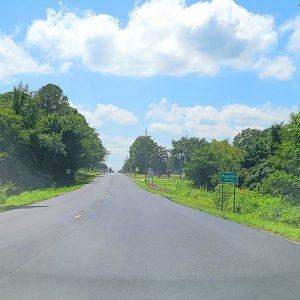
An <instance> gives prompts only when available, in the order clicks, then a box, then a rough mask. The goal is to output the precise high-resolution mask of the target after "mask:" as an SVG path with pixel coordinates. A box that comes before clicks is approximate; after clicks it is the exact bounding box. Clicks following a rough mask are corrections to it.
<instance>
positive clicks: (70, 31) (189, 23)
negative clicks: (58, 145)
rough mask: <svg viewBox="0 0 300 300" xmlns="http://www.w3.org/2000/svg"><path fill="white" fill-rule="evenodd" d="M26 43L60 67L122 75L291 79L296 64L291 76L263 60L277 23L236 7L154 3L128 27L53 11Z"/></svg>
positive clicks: (180, 0)
mask: <svg viewBox="0 0 300 300" xmlns="http://www.w3.org/2000/svg"><path fill="white" fill-rule="evenodd" d="M26 39H27V43H28V45H30V46H36V47H38V48H39V49H41V50H42V51H45V52H46V53H48V55H49V56H50V57H52V58H53V59H55V60H56V59H60V60H67V61H69V60H71V59H80V60H81V61H82V63H83V64H84V65H85V66H87V67H88V68H89V69H90V70H92V71H95V72H102V73H110V74H116V75H129V76H137V77H138V76H153V75H162V74H165V75H175V76H181V75H186V74H189V73H199V74H204V75H215V74H217V73H218V72H220V70H221V68H222V67H230V68H234V69H239V70H252V71H257V72H258V73H260V74H262V76H261V77H263V78H264V77H275V78H276V79H287V78H289V77H290V76H291V75H292V72H293V68H292V67H291V64H292V62H291V61H289V65H288V67H287V68H285V66H284V64H282V60H283V59H282V58H277V59H275V60H273V61H270V60H267V59H262V58H264V57H267V54H268V52H269V51H270V50H271V49H273V47H276V45H277V42H278V32H277V31H276V30H275V29H274V19H273V17H271V16H268V15H259V14H254V13H251V12H249V11H247V10H246V9H245V8H243V7H242V6H239V5H238V4H236V3H235V2H234V1H233V0H212V1H210V2H203V1H199V2H196V3H195V4H193V5H190V6H188V5H187V4H186V3H185V1H184V0H150V1H146V2H144V3H143V4H141V5H139V6H137V7H136V8H135V9H134V10H133V11H132V12H131V13H130V15H129V22H128V24H127V25H126V26H125V27H122V26H121V25H120V24H119V22H118V20H117V19H116V18H114V17H112V16H109V15H104V14H98V15H97V14H95V13H93V12H91V11H88V12H85V13H83V14H81V15H79V14H76V13H74V12H62V11H55V10H53V9H49V10H48V12H47V17H46V19H40V20H35V21H34V22H33V23H32V24H31V26H30V27H29V30H28V32H27V38H26ZM258 62H260V63H259V64H258ZM264 63H265V64H266V66H264ZM265 69H267V70H265ZM271 69H272V70H271Z"/></svg>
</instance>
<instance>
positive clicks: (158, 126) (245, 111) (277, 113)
mask: <svg viewBox="0 0 300 300" xmlns="http://www.w3.org/2000/svg"><path fill="white" fill-rule="evenodd" d="M293 110H295V108H289V107H274V106H272V105H271V104H270V103H267V104H264V105H261V106H256V107H250V106H248V105H243V104H228V105H225V106H224V107H222V108H221V109H217V108H215V107H213V106H201V105H195V106H188V107H180V106H178V105H177V104H176V103H172V104H170V103H169V102H168V101H167V99H161V101H160V102H159V103H152V104H150V107H149V111H148V112H147V114H146V118H147V119H148V120H150V122H151V124H150V131H151V132H152V133H160V132H166V131H167V132H169V133H170V134H172V135H173V136H176V135H182V134H191V135H195V136H198V137H206V138H216V139H220V138H222V139H223V138H233V137H234V136H235V135H236V134H238V133H239V132H240V131H241V130H243V129H245V128H257V129H264V128H267V127H268V126H270V125H272V124H273V123H274V122H282V121H285V120H287V119H288V117H289V115H290V113H291V112H292V111H293Z"/></svg>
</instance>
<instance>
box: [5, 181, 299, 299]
mask: <svg viewBox="0 0 300 300" xmlns="http://www.w3.org/2000/svg"><path fill="white" fill-rule="evenodd" d="M97 203H99V205H97ZM79 215H81V217H78V218H77V219H75V217H76V216H79ZM0 299H1V300H4V299H5V300H14V299H18V300H27V299H28V300H35V299H36V300H43V299H47V300H48V299H49V300H56V299H57V300H60V299H62V300H64V299H70V300H77V299H80V300H84V299H114V300H118V299H138V300H142V299H172V300H174V299H184V300H188V299H197V300H199V299H230V300H233V299H239V300H240V299H251V300H253V299H272V300H274V299H280V300H282V299H285V300H286V299H295V300H296V299H297V300H298V299H300V246H299V245H296V244H293V243H291V242H289V241H286V240H284V239H281V238H278V237H275V236H271V235H269V234H265V233H263V232H259V231H257V230H255V229H249V228H247V227H244V226H241V225H238V224H234V223H231V222H228V221H225V220H222V219H218V218H215V217H213V216H210V215H207V214H204V213H201V212H198V211H195V210H192V209H189V208H186V207H183V206H180V205H177V204H175V203H173V202H171V201H168V200H166V199H164V198H162V197H159V196H155V195H152V194H149V193H147V192H146V191H144V190H142V189H140V188H139V187H138V186H137V185H136V184H135V183H134V182H133V181H131V180H130V179H129V178H127V177H125V176H123V175H109V176H105V177H101V178H97V179H96V180H95V181H93V182H92V183H91V184H88V185H86V186H84V187H83V188H81V189H80V190H77V191H74V192H71V193H69V194H65V195H62V196H59V197H56V198H53V199H50V200H47V201H44V202H41V203H38V204H36V205H31V206H28V207H24V208H21V209H17V210H14V211H9V212H4V213H1V214H0Z"/></svg>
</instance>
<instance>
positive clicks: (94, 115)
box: [71, 103, 138, 128]
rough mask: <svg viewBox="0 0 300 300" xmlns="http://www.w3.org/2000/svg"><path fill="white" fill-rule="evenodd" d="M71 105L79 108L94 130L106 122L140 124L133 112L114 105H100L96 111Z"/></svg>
mask: <svg viewBox="0 0 300 300" xmlns="http://www.w3.org/2000/svg"><path fill="white" fill-rule="evenodd" d="M71 105H72V106H73V107H75V108H77V109H78V111H79V112H80V113H81V114H82V115H84V116H85V118H86V119H87V121H88V123H89V124H90V125H91V126H92V127H94V128H99V127H101V126H102V125H103V124H104V123H105V122H113V123H116V124H135V123H137V122H138V119H137V117H136V116H135V115H134V114H133V113H132V112H130V111H128V110H126V109H124V108H120V107H118V106H115V105H112V104H100V103H98V104H97V105H96V109H95V110H92V109H90V108H88V107H84V106H82V105H76V104H73V103H71Z"/></svg>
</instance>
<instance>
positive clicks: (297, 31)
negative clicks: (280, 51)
mask: <svg viewBox="0 0 300 300" xmlns="http://www.w3.org/2000/svg"><path fill="white" fill-rule="evenodd" d="M281 31H292V34H291V36H290V39H289V42H288V46H287V47H288V50H290V51H293V52H297V51H299V50H300V16H298V17H296V18H295V19H294V20H291V21H289V22H287V23H285V24H284V25H283V26H281Z"/></svg>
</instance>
